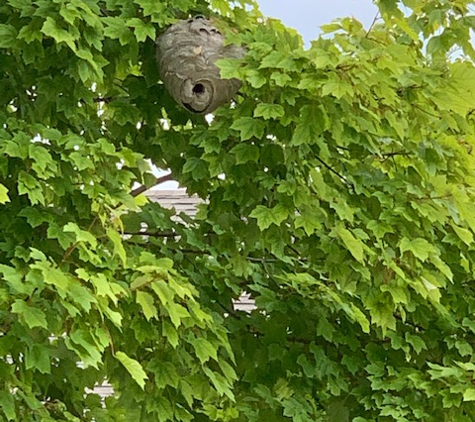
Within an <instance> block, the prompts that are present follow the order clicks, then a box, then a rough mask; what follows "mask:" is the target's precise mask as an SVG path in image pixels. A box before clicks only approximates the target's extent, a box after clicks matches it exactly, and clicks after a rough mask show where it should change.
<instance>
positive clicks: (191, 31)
mask: <svg viewBox="0 0 475 422" xmlns="http://www.w3.org/2000/svg"><path fill="white" fill-rule="evenodd" d="M156 44H157V61H158V67H159V70H160V77H161V78H162V81H163V83H164V84H165V87H166V89H167V90H168V92H169V93H170V94H171V96H172V97H173V98H174V99H175V101H176V102H177V103H178V104H181V105H182V106H183V107H185V108H186V109H187V110H189V111H191V112H192V113H198V114H204V113H211V112H212V111H214V110H215V109H216V108H217V107H219V106H220V105H222V104H225V103H227V102H229V101H230V100H231V99H232V98H233V96H234V95H235V94H236V93H237V91H238V90H239V88H240V87H241V82H240V81H239V80H238V79H221V77H220V73H219V68H218V67H217V66H216V65H215V62H216V60H218V59H227V58H237V59H239V58H242V57H243V56H244V54H245V52H246V51H245V49H243V48H242V47H238V46H236V45H227V46H224V37H223V35H222V34H221V33H220V32H219V31H218V30H217V29H216V28H215V27H214V26H213V24H212V23H211V21H209V20H208V19H205V18H204V17H202V16H196V17H194V18H193V19H188V20H184V21H179V22H177V23H176V24H174V25H172V26H170V27H169V28H168V29H167V30H166V31H165V32H164V33H163V34H162V35H160V36H159V37H158V38H157V41H156Z"/></svg>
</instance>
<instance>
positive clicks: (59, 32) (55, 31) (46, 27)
mask: <svg viewBox="0 0 475 422" xmlns="http://www.w3.org/2000/svg"><path fill="white" fill-rule="evenodd" d="M41 32H42V33H43V34H45V35H46V36H47V37H51V38H53V39H54V40H55V41H56V42H57V43H58V44H61V43H63V42H64V43H65V44H66V45H67V46H68V47H69V48H70V49H71V50H73V51H76V44H75V37H74V36H73V35H72V34H71V32H69V31H66V30H65V29H63V28H61V27H60V26H58V22H57V21H55V20H54V19H53V18H51V17H49V16H48V17H47V18H46V20H45V23H44V24H43V27H42V28H41Z"/></svg>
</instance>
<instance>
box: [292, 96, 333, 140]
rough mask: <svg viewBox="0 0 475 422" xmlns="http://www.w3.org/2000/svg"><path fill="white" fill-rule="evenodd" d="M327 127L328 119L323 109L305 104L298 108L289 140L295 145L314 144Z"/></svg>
mask: <svg viewBox="0 0 475 422" xmlns="http://www.w3.org/2000/svg"><path fill="white" fill-rule="evenodd" d="M328 128H329V119H328V116H327V114H326V112H325V110H324V109H323V108H322V107H321V106H315V105H305V106H303V107H302V109H301V110H300V116H299V120H298V123H297V127H296V129H295V131H294V134H293V136H292V141H291V142H292V144H293V145H295V146H300V145H304V144H310V145H311V144H315V143H317V141H318V138H319V136H320V135H321V134H322V133H323V132H324V131H325V130H327V129H328Z"/></svg>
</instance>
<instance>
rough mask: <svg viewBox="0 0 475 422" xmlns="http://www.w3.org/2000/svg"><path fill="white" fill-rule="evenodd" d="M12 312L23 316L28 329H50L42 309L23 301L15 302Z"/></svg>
mask: <svg viewBox="0 0 475 422" xmlns="http://www.w3.org/2000/svg"><path fill="white" fill-rule="evenodd" d="M12 312H13V313H14V314H18V315H19V316H21V317H22V318H23V319H24V321H25V323H26V325H27V326H28V328H35V327H41V328H48V323H47V322H46V315H45V313H44V312H43V311H42V310H41V309H38V308H34V307H33V306H29V305H27V304H26V302H24V301H23V300H20V299H17V300H15V302H14V303H13V305H12Z"/></svg>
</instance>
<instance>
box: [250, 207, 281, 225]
mask: <svg viewBox="0 0 475 422" xmlns="http://www.w3.org/2000/svg"><path fill="white" fill-rule="evenodd" d="M288 216H289V212H288V211H287V209H286V208H285V207H284V206H283V205H281V204H277V205H276V206H275V207H274V208H267V207H265V206H264V205H258V206H257V207H256V208H254V210H253V211H252V212H251V214H249V217H252V218H255V219H257V225H258V226H259V229H261V230H265V229H267V228H269V227H270V226H271V225H272V224H275V225H276V226H280V224H281V223H282V222H283V221H284V220H285V219H286V218H287V217H288Z"/></svg>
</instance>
